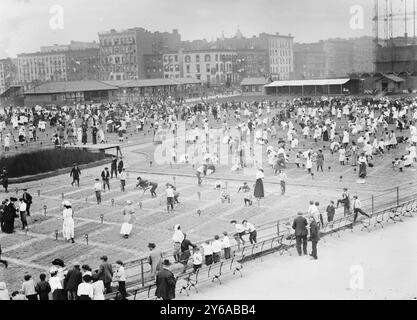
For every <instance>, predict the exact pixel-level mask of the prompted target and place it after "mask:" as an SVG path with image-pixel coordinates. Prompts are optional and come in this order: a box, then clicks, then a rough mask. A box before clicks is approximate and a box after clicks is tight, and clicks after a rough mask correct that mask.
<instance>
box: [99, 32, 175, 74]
mask: <svg viewBox="0 0 417 320" xmlns="http://www.w3.org/2000/svg"><path fill="white" fill-rule="evenodd" d="M98 36H99V42H100V79H101V80H133V79H144V78H146V77H149V76H151V77H152V75H151V74H152V72H150V73H147V67H148V66H147V65H146V64H145V55H152V54H162V53H163V52H166V51H169V50H178V49H179V48H180V44H181V36H180V35H179V33H178V30H176V29H174V30H173V32H172V33H168V32H150V31H147V30H145V29H143V28H132V29H128V30H119V31H117V30H114V29H112V30H110V31H107V32H101V33H99V34H98ZM146 61H147V62H148V63H149V62H151V64H150V67H151V69H152V70H153V67H154V66H153V59H152V58H150V60H149V58H148V59H147V60H146ZM155 67H156V65H155ZM157 70H158V72H159V68H157Z"/></svg>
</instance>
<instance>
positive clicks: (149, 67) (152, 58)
mask: <svg viewBox="0 0 417 320" xmlns="http://www.w3.org/2000/svg"><path fill="white" fill-rule="evenodd" d="M144 61H145V79H161V78H163V77H164V69H163V68H164V65H163V63H162V54H159V53H157V54H145V55H144Z"/></svg>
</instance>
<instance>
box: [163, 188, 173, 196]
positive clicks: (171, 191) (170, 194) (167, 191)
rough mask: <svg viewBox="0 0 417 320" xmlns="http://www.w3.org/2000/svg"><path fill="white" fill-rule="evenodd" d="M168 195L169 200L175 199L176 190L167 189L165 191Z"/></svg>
mask: <svg viewBox="0 0 417 320" xmlns="http://www.w3.org/2000/svg"><path fill="white" fill-rule="evenodd" d="M165 192H166V194H167V198H174V189H172V188H167V189H166V190H165Z"/></svg>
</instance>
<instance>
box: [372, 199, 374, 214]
mask: <svg viewBox="0 0 417 320" xmlns="http://www.w3.org/2000/svg"><path fill="white" fill-rule="evenodd" d="M372 214H374V195H372Z"/></svg>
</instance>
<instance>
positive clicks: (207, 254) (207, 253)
mask: <svg viewBox="0 0 417 320" xmlns="http://www.w3.org/2000/svg"><path fill="white" fill-rule="evenodd" d="M201 246H202V247H203V252H204V259H205V262H206V266H209V265H211V264H212V263H213V250H212V249H211V245H210V241H208V240H207V241H206V242H205V243H203V244H202V245H201Z"/></svg>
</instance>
